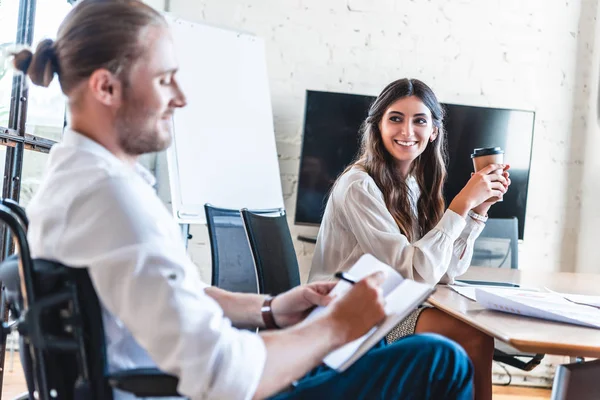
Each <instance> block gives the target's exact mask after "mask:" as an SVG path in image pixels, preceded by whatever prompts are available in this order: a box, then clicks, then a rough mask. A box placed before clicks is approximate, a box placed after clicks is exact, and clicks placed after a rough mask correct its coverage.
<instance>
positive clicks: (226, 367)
mask: <svg viewBox="0 0 600 400" xmlns="http://www.w3.org/2000/svg"><path fill="white" fill-rule="evenodd" d="M135 184H136V183H135V182H133V183H132V182H131V180H128V179H125V178H123V179H114V178H112V179H110V180H109V181H107V182H106V183H103V184H101V185H96V186H94V188H93V190H92V191H91V192H89V193H87V194H84V195H82V196H81V198H78V199H75V200H74V201H73V202H72V205H71V206H70V209H69V213H68V215H69V219H70V222H69V223H68V224H67V226H68V229H65V230H64V232H63V239H62V240H61V242H60V243H61V244H62V245H61V246H62V247H63V248H60V249H58V251H57V253H58V254H59V255H60V259H61V260H62V261H64V262H65V263H68V264H69V265H81V266H87V267H88V268H89V272H90V276H91V279H92V282H93V284H94V286H95V288H96V291H97V293H98V297H99V298H100V301H101V303H102V305H103V306H104V307H105V308H106V309H107V310H108V311H109V312H110V313H112V314H113V315H115V316H116V317H117V318H118V319H119V320H120V321H122V323H123V324H124V325H125V326H126V327H127V329H128V330H129V331H130V332H131V333H132V335H133V336H134V338H135V339H136V341H137V342H138V343H139V344H140V345H141V346H142V347H143V348H144V349H145V350H146V351H147V352H148V354H149V355H150V357H151V358H152V359H153V361H154V362H155V363H156V365H157V366H158V367H159V368H160V369H161V370H162V371H164V372H166V373H170V374H173V375H175V376H177V377H179V387H178V389H179V391H180V393H181V394H183V395H185V396H187V397H189V398H191V399H193V400H195V399H201V398H207V397H208V398H227V399H249V398H251V397H252V395H253V393H254V392H255V391H256V388H257V386H258V382H259V380H260V377H261V375H262V371H263V367H264V363H265V360H266V348H265V345H264V343H263V341H262V339H261V338H260V336H258V335H255V334H253V333H251V332H248V331H241V330H237V329H235V328H234V327H232V325H231V322H230V321H229V320H228V319H227V318H225V317H224V315H223V311H222V309H221V308H220V307H219V305H218V304H217V303H216V302H215V301H214V300H213V299H212V298H210V297H209V296H207V295H206V294H205V293H204V288H205V287H206V285H205V284H204V283H202V281H201V280H200V276H199V273H198V270H197V268H196V266H195V265H194V264H193V263H192V262H191V260H190V259H189V257H188V256H187V254H186V250H185V246H184V245H183V242H182V241H181V239H180V236H179V238H177V236H178V235H180V234H179V233H178V230H179V229H178V226H177V224H176V223H175V222H174V221H173V220H172V218H170V216H168V212H167V211H166V210H165V209H164V206H162V203H160V200H159V199H158V198H156V197H155V196H153V193H152V192H151V189H150V188H149V187H148V191H147V193H146V194H147V195H148V196H146V195H145V194H144V190H143V189H140V188H139V187H138V188H134V189H132V185H135ZM158 204H159V205H160V206H158ZM157 207H159V208H158V210H159V211H161V212H162V211H164V212H165V213H167V216H168V217H169V218H160V217H158V216H156V215H155V214H156V212H157ZM161 207H162V209H161ZM74 221H77V223H74ZM167 222H169V223H167ZM90 237H92V238H93V240H90Z"/></svg>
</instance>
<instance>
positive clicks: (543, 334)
mask: <svg viewBox="0 0 600 400" xmlns="http://www.w3.org/2000/svg"><path fill="white" fill-rule="evenodd" d="M460 279H469V280H486V281H494V282H497V281H503V282H512V283H518V284H520V285H521V286H526V287H537V288H544V287H548V288H549V289H552V290H555V291H559V292H564V293H577V294H595V295H599V294H600V275H593V274H574V273H541V272H533V271H522V270H511V269H496V268H482V267H471V268H470V269H469V271H468V272H467V273H466V274H465V275H463V276H462V277H461V278H460ZM429 302H430V303H431V304H432V305H434V306H435V307H437V308H439V309H441V310H443V311H444V312H446V313H448V314H450V315H452V316H454V317H455V318H458V319H460V320H462V321H465V322H466V323H468V324H470V325H472V326H474V327H475V328H477V329H479V330H481V331H483V332H486V333H487V334H489V335H490V336H493V337H495V338H497V339H499V340H501V341H503V342H505V343H508V344H510V345H511V346H513V347H514V348H516V349H518V350H520V351H523V352H526V353H544V354H556V355H566V356H578V357H595V358H600V330H599V329H593V328H585V327H580V326H576V325H569V324H565V323H559V322H552V321H545V320H541V319H535V318H529V317H523V316H519V315H514V314H507V313H502V312H499V311H492V310H486V309H485V308H483V307H482V306H481V305H479V304H477V303H476V302H474V301H472V300H469V299H467V298H466V297H464V296H461V295H460V294H458V293H456V292H454V291H453V290H452V289H450V288H448V287H446V286H443V285H439V286H438V288H437V291H436V293H434V294H433V295H432V296H431V297H430V298H429ZM599 379H600V378H599Z"/></svg>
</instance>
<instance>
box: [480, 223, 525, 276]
mask: <svg viewBox="0 0 600 400" xmlns="http://www.w3.org/2000/svg"><path fill="white" fill-rule="evenodd" d="M471 265H477V266H480V267H494V268H513V269H517V268H519V224H518V220H517V218H516V217H513V218H489V219H488V220H487V222H486V224H485V228H484V229H483V231H482V232H481V235H480V236H479V238H478V239H477V240H476V241H475V246H474V249H473V259H472V261H471Z"/></svg>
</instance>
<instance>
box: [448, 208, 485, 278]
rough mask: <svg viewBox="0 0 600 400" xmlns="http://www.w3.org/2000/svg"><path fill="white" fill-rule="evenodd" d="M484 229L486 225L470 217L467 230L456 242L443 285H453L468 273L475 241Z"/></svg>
mask: <svg viewBox="0 0 600 400" xmlns="http://www.w3.org/2000/svg"><path fill="white" fill-rule="evenodd" d="M484 227H485V224H484V223H483V222H477V221H475V220H473V218H470V217H469V218H467V223H466V226H465V228H464V229H463V231H462V232H461V233H460V235H459V237H458V239H456V241H455V242H454V250H453V252H452V260H451V261H450V266H449V267H448V271H446V274H444V276H443V277H442V279H441V283H453V282H454V278H456V277H458V276H461V275H462V274H464V273H465V272H467V269H469V266H470V265H471V260H472V258H473V248H474V245H475V240H476V239H477V238H478V237H479V235H480V234H481V231H483V228H484Z"/></svg>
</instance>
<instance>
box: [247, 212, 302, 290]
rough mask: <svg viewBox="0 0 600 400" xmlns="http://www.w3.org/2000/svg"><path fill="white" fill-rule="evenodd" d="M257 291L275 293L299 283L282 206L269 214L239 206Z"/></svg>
mask: <svg viewBox="0 0 600 400" xmlns="http://www.w3.org/2000/svg"><path fill="white" fill-rule="evenodd" d="M241 212H242V218H243V220H244V226H245V228H246V233H247V234H248V241H249V243H250V249H251V250H252V257H253V258H254V265H255V266H256V271H257V272H258V286H259V291H260V293H264V294H271V295H277V294H280V293H283V292H285V291H287V290H289V289H291V288H293V287H295V286H298V285H300V273H299V272H298V259H297V258H296V251H295V249H294V243H293V241H292V235H291V234H290V228H289V226H288V223H287V218H286V214H285V211H284V210H279V211H278V212H277V213H274V214H270V215H260V214H256V213H254V212H252V211H249V210H247V209H242V210H241Z"/></svg>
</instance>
